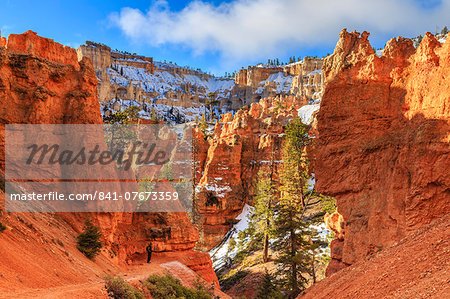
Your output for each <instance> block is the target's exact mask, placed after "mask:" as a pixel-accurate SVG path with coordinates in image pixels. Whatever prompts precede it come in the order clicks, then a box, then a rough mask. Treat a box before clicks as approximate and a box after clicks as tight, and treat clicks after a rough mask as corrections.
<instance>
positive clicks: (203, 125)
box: [200, 113, 208, 136]
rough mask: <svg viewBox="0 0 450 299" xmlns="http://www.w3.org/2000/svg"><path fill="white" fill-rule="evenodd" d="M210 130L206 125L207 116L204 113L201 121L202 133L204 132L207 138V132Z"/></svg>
mask: <svg viewBox="0 0 450 299" xmlns="http://www.w3.org/2000/svg"><path fill="white" fill-rule="evenodd" d="M207 129H208V124H207V123H206V116H205V114H204V113H203V114H202V118H201V119H200V131H202V133H203V135H204V136H206V135H207V134H206V133H207V132H206V130H207Z"/></svg>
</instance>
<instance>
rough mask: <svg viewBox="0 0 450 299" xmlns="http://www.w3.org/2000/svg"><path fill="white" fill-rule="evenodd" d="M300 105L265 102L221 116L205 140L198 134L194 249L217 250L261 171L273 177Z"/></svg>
mask: <svg viewBox="0 0 450 299" xmlns="http://www.w3.org/2000/svg"><path fill="white" fill-rule="evenodd" d="M304 104H305V103H304V102H302V101H301V100H299V99H298V98H296V97H290V96H286V97H283V96H281V97H276V98H266V99H262V100H261V101H260V102H259V103H253V104H252V105H251V106H250V109H240V110H239V111H238V112H237V113H236V114H235V115H234V116H233V115H232V114H231V113H228V114H225V115H223V116H222V118H221V121H220V122H217V123H216V126H215V130H214V134H212V136H211V137H210V138H208V139H207V140H205V137H204V135H203V133H201V132H200V131H199V130H197V132H196V134H195V141H196V145H197V146H196V147H197V150H196V152H195V156H196V163H197V164H196V170H197V171H196V176H195V180H196V183H197V185H196V191H197V198H196V206H197V213H198V218H197V219H196V223H197V224H198V225H199V230H200V240H199V242H198V243H197V248H199V249H201V250H210V249H211V248H213V247H214V246H215V245H217V244H218V243H219V242H220V241H221V240H222V238H223V237H224V235H225V234H226V233H227V232H228V230H229V229H230V227H231V225H232V224H234V219H235V218H236V216H237V215H238V214H240V213H241V211H242V208H243V206H244V204H245V203H249V204H251V202H252V199H253V192H254V184H255V178H256V177H257V174H258V171H259V169H260V168H262V167H263V168H264V169H266V171H272V169H273V172H274V173H276V171H277V169H278V165H279V164H280V162H281V144H282V140H283V138H284V133H283V128H284V126H285V125H286V124H287V123H288V122H289V120H291V119H292V118H293V117H294V116H295V115H297V109H298V108H300V107H301V106H302V105H304ZM280 107H282V108H280Z"/></svg>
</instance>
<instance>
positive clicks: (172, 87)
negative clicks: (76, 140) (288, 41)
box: [77, 42, 324, 123]
mask: <svg viewBox="0 0 450 299" xmlns="http://www.w3.org/2000/svg"><path fill="white" fill-rule="evenodd" d="M77 51H78V56H79V57H83V56H87V57H89V58H90V59H91V60H92V62H93V64H94V69H95V72H96V74H97V77H98V79H99V84H98V95H99V99H100V102H101V104H102V112H103V113H105V114H108V113H110V112H111V111H113V110H119V109H123V108H124V107H127V106H130V105H135V106H138V107H139V108H140V109H141V116H142V117H144V118H145V117H147V118H150V116H151V113H152V112H153V111H155V112H156V114H157V115H158V117H159V118H160V119H164V120H165V121H166V122H171V123H173V122H176V123H182V122H188V121H193V120H194V119H195V116H196V115H197V116H198V115H201V114H202V113H205V114H206V115H207V116H208V114H209V109H206V107H205V104H206V103H207V100H208V95H209V94H210V93H214V96H215V98H216V99H217V100H218V101H219V103H218V105H217V107H216V108H215V109H214V110H215V115H220V114H224V113H226V112H229V111H236V110H237V109H239V108H240V107H243V106H249V105H250V104H252V103H256V102H258V101H259V100H260V99H261V98H267V97H275V96H278V95H284V96H286V95H291V96H297V97H301V98H306V99H308V100H313V101H315V100H319V99H320V98H321V96H322V90H323V87H324V80H323V76H322V75H321V67H322V60H321V59H317V58H311V57H306V58H304V59H303V60H302V61H299V62H297V63H293V64H289V65H286V66H284V67H281V66H269V65H258V66H249V67H248V68H247V69H241V70H240V71H239V72H238V73H237V74H236V75H235V78H234V79H231V78H223V77H215V76H212V75H210V74H206V73H204V72H202V71H201V70H199V69H197V70H194V69H192V68H189V67H181V66H178V65H176V64H172V63H166V62H156V61H153V60H152V58H151V57H144V56H139V55H136V54H129V53H123V52H118V51H117V50H111V48H110V47H108V46H106V45H103V44H98V43H94V42H86V45H82V46H80V48H78V50H77ZM208 118H209V117H208Z"/></svg>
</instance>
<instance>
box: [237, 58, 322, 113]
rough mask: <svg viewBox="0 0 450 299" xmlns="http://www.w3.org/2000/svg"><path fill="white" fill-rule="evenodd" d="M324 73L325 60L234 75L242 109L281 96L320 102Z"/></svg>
mask: <svg viewBox="0 0 450 299" xmlns="http://www.w3.org/2000/svg"><path fill="white" fill-rule="evenodd" d="M321 69H322V59H318V58H313V57H305V58H303V60H301V61H299V62H296V63H291V64H288V65H286V66H270V65H262V64H261V65H258V66H249V67H248V68H246V69H245V68H243V69H241V70H240V71H239V72H237V73H236V75H235V83H236V85H237V87H239V88H238V89H237V90H236V91H237V93H236V95H237V97H238V98H239V103H240V105H241V106H244V105H249V104H251V103H254V102H258V101H259V99H261V98H267V97H274V96H276V95H280V94H282V95H291V96H296V97H300V98H307V99H308V100H313V101H314V100H319V99H320V98H321V97H322V91H323V88H324V86H325V82H324V77H323V75H322V72H321Z"/></svg>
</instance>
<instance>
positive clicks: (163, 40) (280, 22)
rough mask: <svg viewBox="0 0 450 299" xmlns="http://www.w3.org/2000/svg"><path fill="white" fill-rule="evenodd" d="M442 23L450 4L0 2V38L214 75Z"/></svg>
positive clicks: (438, 0)
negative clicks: (50, 42) (119, 53)
mask: <svg viewBox="0 0 450 299" xmlns="http://www.w3.org/2000/svg"><path fill="white" fill-rule="evenodd" d="M447 21H450V0H429V1H426V0H378V1H371V0H315V1H310V0H229V1H219V0H214V1H194V2H193V1H164V0H156V1H144V0H140V1H114V0H108V1H103V0H97V1H86V0H77V1H50V0H43V1H39V2H38V1H32V0H0V28H1V30H2V36H5V35H7V34H9V33H22V32H24V31H26V30H33V31H36V32H37V33H38V34H39V35H41V36H45V37H49V38H52V39H54V40H56V41H58V42H60V43H63V44H66V45H70V46H72V47H78V45H80V44H82V43H84V41H85V40H92V41H97V42H102V43H105V44H107V45H109V46H111V48H117V49H120V50H126V51H129V52H135V53H139V54H143V55H147V56H152V57H154V58H155V60H167V61H174V62H177V63H178V64H180V65H190V66H192V67H200V68H202V69H203V70H205V71H211V72H213V73H216V74H219V75H220V74H223V72H225V71H228V72H232V71H234V70H237V69H239V68H240V67H241V66H247V65H252V64H255V63H258V62H265V61H267V59H268V58H276V57H278V58H280V60H284V61H285V60H288V57H290V56H293V55H294V56H296V57H298V56H306V55H312V56H315V55H317V56H322V55H325V54H327V53H329V52H332V51H333V49H334V46H335V44H336V41H337V39H338V33H339V32H340V30H341V29H342V28H343V27H347V28H348V29H349V30H353V29H356V30H358V31H362V30H367V31H369V32H371V33H372V35H371V37H370V40H371V42H372V44H373V45H374V46H375V47H377V48H378V47H382V46H383V45H384V43H385V42H386V41H387V40H388V39H390V38H391V37H394V36H397V35H402V36H407V37H411V36H416V35H418V34H423V33H424V32H425V31H433V32H434V31H435V30H436V28H439V30H440V28H442V27H443V26H444V25H449V24H446V22H447Z"/></svg>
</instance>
